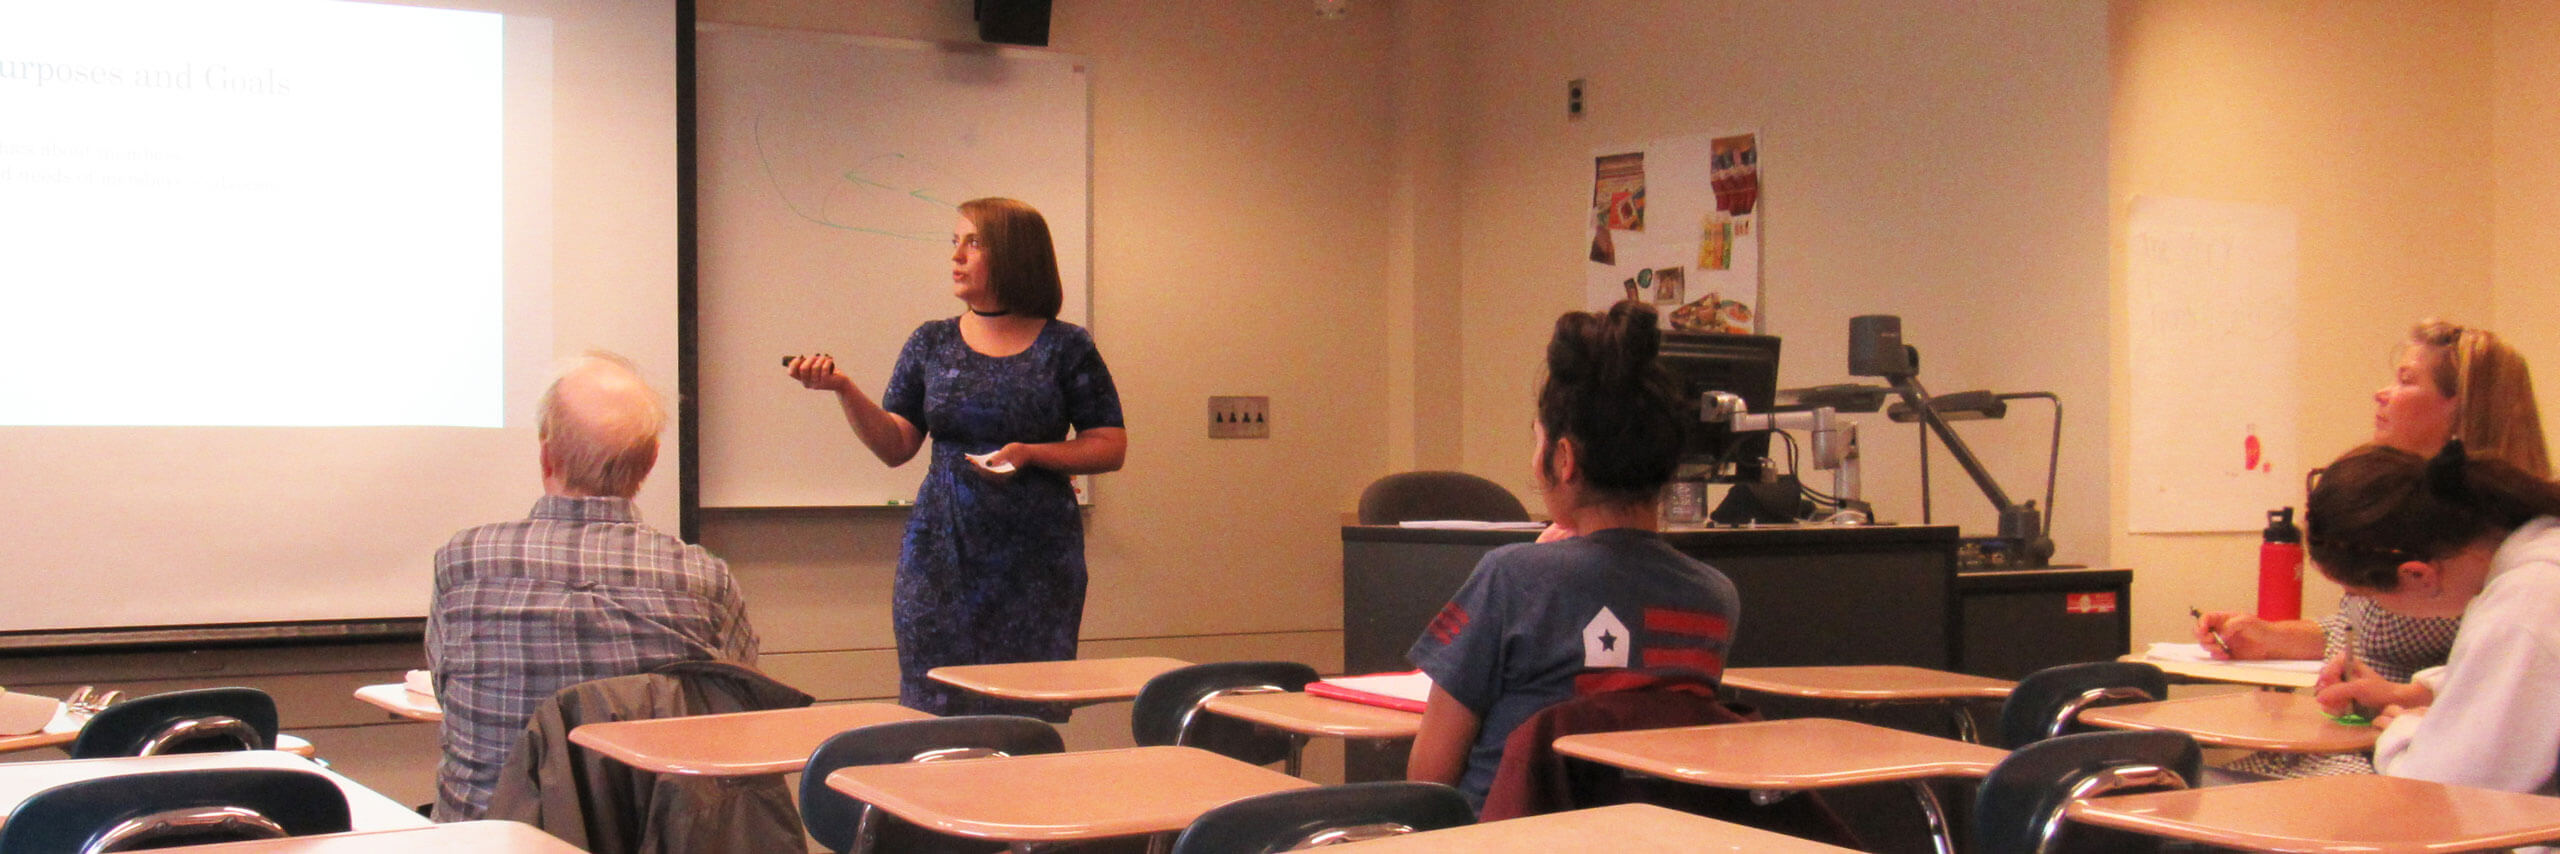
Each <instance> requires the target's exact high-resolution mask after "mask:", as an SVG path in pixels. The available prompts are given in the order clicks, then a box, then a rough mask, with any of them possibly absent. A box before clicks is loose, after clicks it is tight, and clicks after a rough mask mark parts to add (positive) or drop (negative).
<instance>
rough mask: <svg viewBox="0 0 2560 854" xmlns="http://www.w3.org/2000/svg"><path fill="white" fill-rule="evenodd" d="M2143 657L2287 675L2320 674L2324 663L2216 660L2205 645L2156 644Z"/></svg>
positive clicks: (2309, 659)
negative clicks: (2251, 668) (2273, 671)
mask: <svg viewBox="0 0 2560 854" xmlns="http://www.w3.org/2000/svg"><path fill="white" fill-rule="evenodd" d="M2142 657H2144V658H2148V659H2151V660H2154V661H2193V662H2199V663H2203V664H2227V665H2230V666H2232V667H2254V668H2257V669H2260V670H2281V671H2284V672H2287V673H2318V672H2320V665H2321V664H2323V663H2324V662H2322V661H2321V660H2320V659H2317V658H2266V659H2251V660H2241V659H2218V658H2214V657H2213V654H2212V653H2209V652H2206V651H2204V644H2200V643H2167V642H2162V643H2155V644H2152V645H2151V650H2150V651H2149V652H2145V653H2143V654H2142Z"/></svg>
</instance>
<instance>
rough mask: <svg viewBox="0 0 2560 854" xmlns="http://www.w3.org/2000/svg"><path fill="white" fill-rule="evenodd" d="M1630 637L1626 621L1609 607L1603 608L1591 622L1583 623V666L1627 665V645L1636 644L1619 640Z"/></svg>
mask: <svg viewBox="0 0 2560 854" xmlns="http://www.w3.org/2000/svg"><path fill="white" fill-rule="evenodd" d="M1628 637H1629V636H1628V634H1627V624H1626V622H1625V621H1623V620H1620V619H1618V615H1617V614H1614V613H1611V612H1610V611H1609V609H1608V608H1605V607H1604V608H1601V609H1600V613H1598V614H1594V615H1592V617H1591V622H1588V623H1584V624H1582V666H1584V667H1625V666H1627V659H1628V657H1629V656H1628V655H1627V647H1629V646H1633V645H1634V644H1631V643H1619V641H1622V640H1626V639H1627V638H1628Z"/></svg>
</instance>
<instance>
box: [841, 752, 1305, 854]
mask: <svg viewBox="0 0 2560 854" xmlns="http://www.w3.org/2000/svg"><path fill="white" fill-rule="evenodd" d="M1313 785H1315V784H1313V783H1309V782H1307V781H1305V780H1300V779H1298V778H1296V777H1291V776H1289V775H1287V774H1282V773H1280V772H1278V771H1273V770H1271V769H1269V768H1264V767H1262V766H1259V765H1249V764H1246V763H1243V762H1239V761H1236V760H1234V759H1229V758H1227V757H1224V756H1220V755H1218V754H1215V753H1211V752H1209V751H1206V750H1200V749H1198V748H1192V747H1132V748H1124V749H1120V750H1092V751H1082V752H1077V753H1045V754H1039V755H1035V756H1013V757H993V758H986V759H958V760H951V761H946V762H922V763H906V764H898V765H857V766H853V767H848V768H839V769H836V771H835V773H832V774H829V775H827V787H828V788H832V789H834V790H836V791H839V792H843V793H845V794H846V795H848V796H851V797H853V798H854V799H855V800H859V801H863V802H865V803H869V804H871V805H872V806H874V807H877V808H879V809H883V810H887V811H889V813H891V814H893V815H896V816H897V817H899V818H902V819H906V820H907V821H908V822H911V823H913V824H917V825H921V826H923V827H925V828H927V829H930V830H933V831H935V832H937V833H947V834H951V835H954V836H966V837H969V838H972V839H984V840H988V841H991V842H1002V843H1007V844H1012V845H1016V846H1017V847H1019V846H1022V845H1025V844H1033V843H1047V842H1066V841H1072V840H1078V839H1101V838H1106V837H1114V836H1138V835H1147V834H1159V833H1171V832H1175V831H1179V830H1181V829H1183V828H1185V827H1188V826H1190V825H1191V820H1192V819H1194V818H1198V817H1199V816H1200V814H1201V813H1204V812H1208V811H1209V810H1211V809H1214V808H1217V807H1219V806H1221V805H1224V804H1226V803H1228V802H1230V801H1234V800H1237V799H1240V798H1247V797H1252V796H1254V795H1262V794H1269V793H1272V792H1280V791H1287V790H1290V789H1302V788H1307V787H1309V786H1313Z"/></svg>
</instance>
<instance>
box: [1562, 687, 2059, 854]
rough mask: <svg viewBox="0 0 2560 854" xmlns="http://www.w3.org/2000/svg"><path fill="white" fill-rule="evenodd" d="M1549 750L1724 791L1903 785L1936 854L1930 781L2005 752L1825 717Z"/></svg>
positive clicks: (1944, 852)
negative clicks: (1916, 806) (1916, 802)
mask: <svg viewBox="0 0 2560 854" xmlns="http://www.w3.org/2000/svg"><path fill="white" fill-rule="evenodd" d="M1555 749H1556V752H1557V753H1561V754H1564V755H1566V756H1571V757H1574V758H1577V759H1587V760H1590V761H1593V762H1598V763H1600V764H1603V765H1609V766H1613V767H1617V768H1624V769H1627V770H1629V771H1634V772H1637V773H1640V774H1649V775H1652V776H1655V777H1661V778H1664V779H1669V780H1679V781H1682V782H1687V783H1696V784H1698V785H1702V786H1716V787H1719V788H1726V789H1787V790H1792V789H1827V788H1832V787H1836V786H1856V785H1863V784H1868V783H1894V782H1900V783H1906V784H1908V785H1909V786H1910V787H1911V791H1912V792H1913V794H1914V795H1915V796H1916V797H1917V798H1919V801H1920V810H1921V812H1922V813H1924V814H1925V815H1926V817H1927V819H1928V822H1929V831H1930V834H1931V836H1932V837H1933V841H1934V842H1935V843H1936V844H1937V850H1938V851H1939V852H1940V854H1951V852H1953V851H1954V850H1955V840H1954V837H1953V832H1952V831H1950V830H1949V829H1948V827H1947V821H1946V813H1945V810H1944V809H1943V808H1942V807H1940V806H1939V804H1938V796H1937V794H1936V793H1934V792H1932V791H1930V790H1929V781H1930V780H1932V779H1936V778H1941V777H1964V778H1977V779H1978V778H1981V777H1984V776H1987V775H1989V774H1990V773H1991V767H1992V766H1994V765H1998V764H2000V760H2001V759H2002V758H2004V757H2006V756H2008V755H2009V752H2008V751H2005V750H2001V749H1999V748H1995V747H1984V746H1982V745H1979V744H1969V743H1966V742H1961V741H1955V740H1953V739H1945V738H1939V737H1937V736H1931V735H1921V734H1919V733H1912V732H1904V731H1902V730H1898V729H1887V728H1884V727H1880V726H1873V725H1870V724H1862V723H1857V722H1854V721H1841V720H1831V719H1828V718H1789V719H1787V720H1777V721H1755V722H1751V723H1738V724H1715V725H1711V726H1694V727H1677V728H1672V729H1648V730H1626V731H1623V732H1606V733H1586V734H1582V735H1568V736H1565V737H1563V738H1559V739H1556V743H1555Z"/></svg>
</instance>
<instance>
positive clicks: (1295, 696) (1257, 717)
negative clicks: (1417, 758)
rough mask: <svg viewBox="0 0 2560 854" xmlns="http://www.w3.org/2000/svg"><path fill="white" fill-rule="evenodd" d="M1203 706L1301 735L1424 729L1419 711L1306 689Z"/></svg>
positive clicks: (1378, 735) (1385, 734)
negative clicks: (1340, 698) (1337, 696)
mask: <svg viewBox="0 0 2560 854" xmlns="http://www.w3.org/2000/svg"><path fill="white" fill-rule="evenodd" d="M1201 708H1203V709H1207V710H1209V711H1212V712H1216V713H1218V714H1221V715H1226V716H1227V717H1231V718H1237V719H1241V720H1247V721H1252V722H1254V723H1258V724H1261V725H1263V726H1267V727H1272V728H1274V729H1278V730H1282V731H1284V732H1294V733H1299V734H1301V735H1326V736H1332V737H1335V738H1375V739H1400V738H1412V737H1413V736H1414V733H1416V732H1419V731H1421V729H1422V715H1421V714H1420V713H1417V712H1408V711H1404V710H1402V709H1390V708H1387V707H1385V706H1372V705H1369V704H1367V703H1354V702H1350V701H1348V700H1336V699H1333V698H1331V697H1318V696H1316V695H1313V694H1308V693H1305V692H1302V691H1289V692H1286V693H1269V694H1228V695H1225V696H1220V697H1213V698H1210V700H1209V702H1207V703H1204V704H1202V705H1201Z"/></svg>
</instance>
